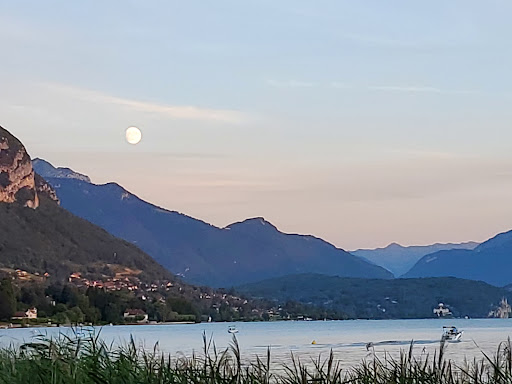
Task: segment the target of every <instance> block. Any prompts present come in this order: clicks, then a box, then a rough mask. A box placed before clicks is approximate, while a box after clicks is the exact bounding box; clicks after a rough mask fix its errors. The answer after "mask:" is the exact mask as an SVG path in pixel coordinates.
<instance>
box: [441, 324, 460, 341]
mask: <svg viewBox="0 0 512 384" xmlns="http://www.w3.org/2000/svg"><path fill="white" fill-rule="evenodd" d="M463 333H464V331H459V330H458V329H457V327H454V326H450V327H446V326H445V327H443V334H442V336H441V341H460V339H461V338H462V334H463Z"/></svg>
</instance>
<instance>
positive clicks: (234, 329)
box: [228, 325, 238, 333]
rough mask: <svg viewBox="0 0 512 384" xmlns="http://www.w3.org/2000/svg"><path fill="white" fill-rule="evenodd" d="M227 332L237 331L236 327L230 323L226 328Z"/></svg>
mask: <svg viewBox="0 0 512 384" xmlns="http://www.w3.org/2000/svg"><path fill="white" fill-rule="evenodd" d="M228 333H238V329H236V327H235V326H234V325H231V326H230V327H229V328H228Z"/></svg>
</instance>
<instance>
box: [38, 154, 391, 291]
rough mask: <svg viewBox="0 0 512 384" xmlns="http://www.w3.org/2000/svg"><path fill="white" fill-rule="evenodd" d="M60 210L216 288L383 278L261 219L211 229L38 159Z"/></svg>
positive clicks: (378, 272) (318, 243) (315, 240)
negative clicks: (299, 276) (289, 279)
mask: <svg viewBox="0 0 512 384" xmlns="http://www.w3.org/2000/svg"><path fill="white" fill-rule="evenodd" d="M34 168H35V169H36V171H37V172H38V173H40V174H41V175H42V176H43V177H44V178H45V179H46V180H47V181H48V182H49V183H50V184H51V185H52V186H53V187H54V188H55V190H56V191H57V196H58V197H59V199H60V200H61V204H62V206H63V207H64V208H66V209H67V210H69V211H70V212H72V213H73V214H75V215H77V216H79V217H82V218H84V219H86V220H88V221H90V222H91V223H94V224H96V225H99V226H100V227H102V228H104V229H105V230H107V231H108V232H110V233H111V234H113V235H114V236H117V237H120V238H122V239H125V240H127V241H129V242H131V243H133V244H136V245H137V246H138V247H140V248H141V249H142V250H144V251H145V252H147V253H148V254H149V255H151V256H152V257H153V258H154V259H155V260H156V261H158V262H159V263H160V264H162V265H163V266H164V267H166V268H168V269H169V270H170V271H172V272H174V273H176V274H178V275H181V276H183V277H184V278H185V279H186V280H187V281H189V282H193V283H196V284H204V285H210V286H216V287H221V286H222V287H231V286H234V285H238V284H243V283H248V282H253V281H258V280H262V279H265V278H270V277H276V276H284V275H287V274H294V273H305V272H315V273H322V274H326V275H338V276H346V277H371V278H383V279H389V278H392V277H393V275H392V274H391V273H390V272H389V271H387V270H385V269H384V268H382V267H380V266H377V265H374V264H372V263H369V262H367V261H365V260H363V259H361V258H359V257H356V256H353V255H351V254H350V253H348V252H345V251H344V250H342V249H339V248H336V247H335V246H333V245H332V244H329V243H327V242H325V241H323V240H321V239H319V238H316V237H313V236H304V235H293V234H285V233H282V232H280V231H279V230H278V229H277V228H276V227H275V226H274V225H272V224H271V223H269V222H268V221H266V220H264V219H263V218H253V219H248V220H245V221H242V222H239V223H234V224H231V225H229V226H227V227H225V228H218V227H215V226H212V225H210V224H207V223H205V222H203V221H200V220H197V219H194V218H192V217H189V216H186V215H183V214H181V213H178V212H175V211H168V210H166V209H163V208H160V207H157V206H155V205H152V204H150V203H147V202H145V201H143V200H141V199H139V198H138V197H137V196H135V195H133V194H132V193H130V192H128V191H126V190H125V189H124V188H122V187H121V186H119V185H118V184H115V183H109V184H104V185H96V184H92V183H90V182H89V179H87V178H85V177H83V175H81V177H75V176H74V175H77V174H76V173H75V172H73V171H71V170H69V169H61V168H55V167H53V166H51V164H49V163H48V162H46V161H43V160H40V159H37V160H35V161H34Z"/></svg>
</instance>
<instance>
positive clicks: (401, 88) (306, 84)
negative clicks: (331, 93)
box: [266, 80, 478, 94]
mask: <svg viewBox="0 0 512 384" xmlns="http://www.w3.org/2000/svg"><path fill="white" fill-rule="evenodd" d="M266 82H267V84H268V85H270V86H272V87H276V88H332V89H347V90H348V89H351V90H355V91H361V90H370V91H379V92H403V93H437V94H475V93H478V92H477V91H472V90H457V89H443V88H437V87H432V86H423V85H357V84H347V83H343V82H340V81H331V82H326V83H321V82H314V81H302V80H267V81H266Z"/></svg>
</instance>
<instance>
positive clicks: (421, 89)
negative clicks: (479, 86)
mask: <svg viewBox="0 0 512 384" xmlns="http://www.w3.org/2000/svg"><path fill="white" fill-rule="evenodd" d="M368 89H370V90H372V91H384V92H407V93H440V94H469V93H476V92H475V91H471V90H454V89H441V88H436V87H429V86H414V85H413V86H408V85H406V86H402V85H370V86H368Z"/></svg>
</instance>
